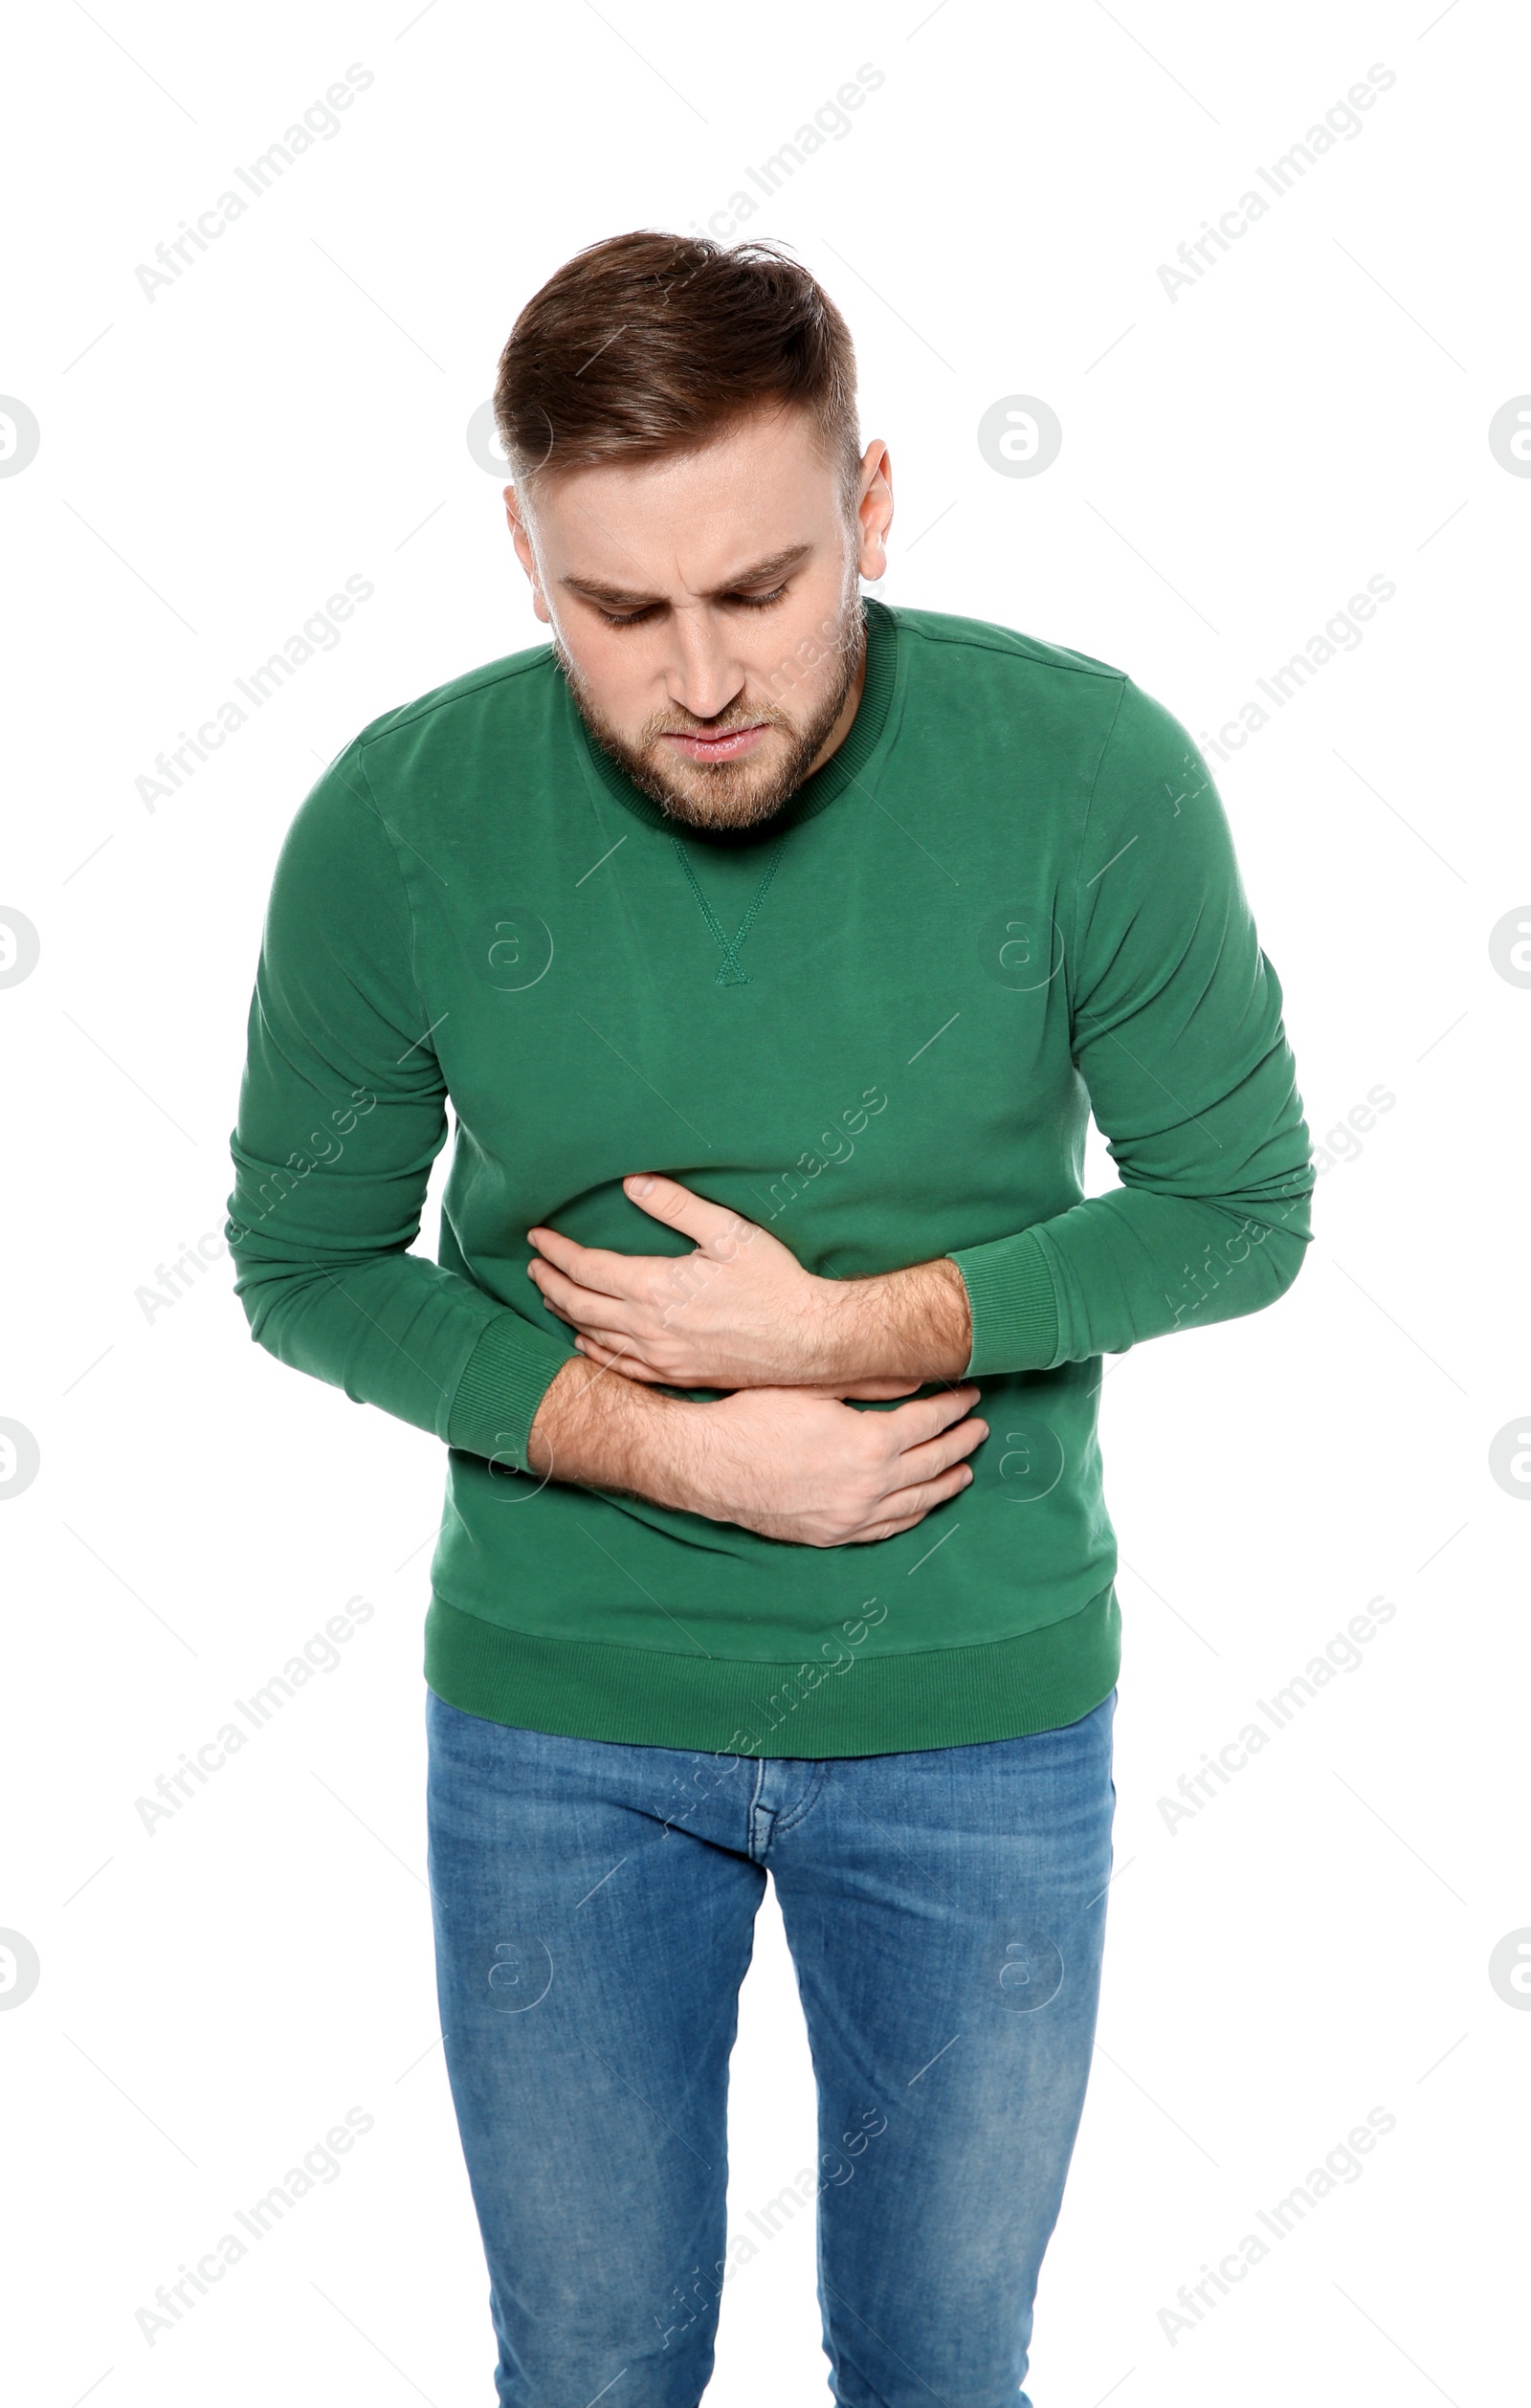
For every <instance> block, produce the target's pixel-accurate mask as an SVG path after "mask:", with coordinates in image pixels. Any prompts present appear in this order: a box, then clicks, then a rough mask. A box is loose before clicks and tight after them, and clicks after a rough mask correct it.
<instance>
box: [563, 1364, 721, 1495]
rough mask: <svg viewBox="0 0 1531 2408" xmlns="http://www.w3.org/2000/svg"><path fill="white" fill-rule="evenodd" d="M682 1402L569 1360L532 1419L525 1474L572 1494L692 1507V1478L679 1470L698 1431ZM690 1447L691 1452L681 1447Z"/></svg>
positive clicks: (687, 1405) (688, 1406) (691, 1409)
mask: <svg viewBox="0 0 1531 2408" xmlns="http://www.w3.org/2000/svg"><path fill="white" fill-rule="evenodd" d="M696 1410H697V1408H696V1406H695V1405H694V1404H691V1403H688V1402H687V1401H686V1400H685V1399H684V1398H681V1397H673V1396H666V1395H665V1394H663V1393H662V1391H660V1390H659V1389H657V1388H649V1387H642V1386H640V1385H639V1384H638V1383H637V1382H636V1381H632V1380H624V1379H622V1378H621V1377H620V1376H619V1375H617V1374H616V1373H614V1372H610V1371H601V1370H598V1369H597V1368H596V1366H595V1365H594V1364H593V1363H590V1362H587V1361H586V1359H585V1358H584V1356H583V1355H573V1356H571V1357H570V1358H569V1359H568V1361H567V1362H566V1363H565V1364H564V1365H563V1366H562V1367H561V1369H560V1370H559V1371H557V1372H556V1373H555V1374H554V1376H553V1378H552V1380H551V1381H549V1383H548V1386H547V1389H546V1391H545V1393H544V1397H543V1401H542V1403H541V1404H540V1405H539V1406H538V1408H537V1412H536V1414H535V1416H534V1417H533V1420H532V1425H531V1432H530V1435H529V1437H528V1439H527V1444H526V1460H527V1468H528V1469H529V1470H531V1471H532V1472H533V1473H534V1474H535V1475H536V1476H537V1477H538V1478H539V1479H542V1480H560V1481H565V1482H567V1483H568V1484H569V1485H571V1486H573V1487H575V1488H582V1489H615V1490H617V1491H623V1492H625V1493H626V1494H628V1495H630V1496H642V1497H647V1498H648V1499H649V1500H650V1501H651V1503H653V1504H655V1505H674V1506H680V1507H690V1506H693V1505H694V1504H695V1502H696V1498H695V1494H694V1480H693V1479H692V1478H687V1477H685V1476H683V1474H682V1469H681V1467H682V1464H683V1463H684V1462H685V1461H686V1460H687V1458H688V1457H689V1456H690V1455H691V1454H692V1453H694V1450H695V1447H696V1443H697V1438H698V1435H699V1433H698V1431H697V1429H696V1427H695V1424H694V1423H688V1425H687V1427H686V1428H685V1429H684V1430H683V1431H682V1429H681V1428H680V1427H679V1426H678V1425H677V1416H678V1415H686V1416H694V1415H695V1413H696ZM687 1441H689V1442H690V1443H689V1446H688V1445H687V1444H686V1442H687Z"/></svg>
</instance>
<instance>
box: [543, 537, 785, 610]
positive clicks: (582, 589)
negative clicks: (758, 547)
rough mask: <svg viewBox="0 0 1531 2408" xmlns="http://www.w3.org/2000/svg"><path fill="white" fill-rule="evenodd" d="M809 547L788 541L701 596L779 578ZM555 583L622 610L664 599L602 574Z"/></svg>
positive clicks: (706, 598)
mask: <svg viewBox="0 0 1531 2408" xmlns="http://www.w3.org/2000/svg"><path fill="white" fill-rule="evenodd" d="M812 549H813V546H812V544H811V543H791V544H788V547H787V549H786V550H785V551H781V552H772V553H770V554H768V555H767V557H766V559H765V560H762V561H752V562H751V563H750V565H749V566H748V567H747V568H742V569H740V571H739V572H738V574H737V575H736V576H733V577H730V578H729V579H728V580H727V581H726V583H725V584H723V585H713V586H711V587H710V588H709V589H708V591H707V592H706V593H704V594H703V595H702V597H701V599H702V600H703V602H717V601H719V600H720V599H721V596H723V595H724V594H731V593H738V592H739V591H740V590H741V589H742V588H743V586H745V585H764V584H765V583H766V580H767V579H768V578H771V577H779V576H780V575H781V573H782V571H783V570H784V569H788V568H795V567H796V566H797V563H799V561H802V560H806V559H807V557H808V555H809V553H810V552H811V550H812ZM558 582H559V584H560V585H566V586H567V587H568V589H569V591H570V592H571V593H577V594H584V596H585V597H586V599H587V601H589V602H605V603H610V604H612V605H614V606H616V607H618V608H621V609H624V610H640V609H643V608H647V607H649V606H651V605H652V604H654V603H655V602H662V601H663V600H664V599H665V597H664V595H663V594H652V593H651V594H646V593H638V592H636V591H635V590H634V589H633V588H632V586H630V585H608V584H607V583H606V581H605V579H604V578H601V577H561V578H560V579H559V581H558Z"/></svg>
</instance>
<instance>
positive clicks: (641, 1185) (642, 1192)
mask: <svg viewBox="0 0 1531 2408" xmlns="http://www.w3.org/2000/svg"><path fill="white" fill-rule="evenodd" d="M653 1185H654V1182H653V1180H652V1179H651V1178H650V1177H649V1174H648V1172H647V1171H640V1172H639V1174H638V1176H637V1177H636V1178H635V1179H630V1180H629V1181H628V1194H629V1195H630V1196H646V1195H647V1194H648V1192H649V1190H650V1188H651V1187H652V1186H653Z"/></svg>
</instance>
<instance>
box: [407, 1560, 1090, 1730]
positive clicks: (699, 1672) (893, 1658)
mask: <svg viewBox="0 0 1531 2408" xmlns="http://www.w3.org/2000/svg"><path fill="white" fill-rule="evenodd" d="M1120 1667H1121V1614H1120V1611H1119V1608H1118V1605H1117V1599H1116V1592H1115V1590H1114V1589H1113V1588H1106V1589H1103V1590H1102V1591H1101V1593H1100V1595H1099V1596H1098V1597H1096V1598H1093V1599H1092V1600H1091V1602H1090V1603H1089V1604H1088V1605H1085V1606H1082V1607H1080V1609H1079V1610H1078V1611H1077V1612H1076V1613H1074V1614H1070V1615H1068V1616H1067V1617H1066V1618H1065V1619H1064V1620H1063V1621H1061V1622H1056V1623H1048V1624H1045V1625H1044V1626H1043V1627H1042V1628H1041V1629H1040V1630H1032V1631H1027V1632H1026V1633H1025V1634H1024V1635H1023V1636H1021V1637H1020V1638H1015V1639H997V1640H994V1641H992V1642H990V1643H989V1644H987V1645H985V1646H971V1647H925V1648H921V1649H917V1650H912V1651H909V1652H907V1653H904V1654H899V1655H891V1654H890V1655H880V1656H878V1655H874V1656H855V1655H854V1654H853V1655H852V1657H851V1662H850V1666H849V1668H848V1669H846V1670H843V1671H836V1670H835V1669H834V1668H833V1666H832V1665H830V1664H826V1663H823V1662H809V1663H801V1664H799V1663H791V1662H786V1663H753V1662H746V1661H743V1660H741V1659H740V1658H738V1657H730V1658H727V1659H723V1658H720V1657H717V1656H691V1655H683V1654H681V1653H679V1652H678V1651H674V1650H670V1649H665V1648H658V1647H627V1646H612V1645H610V1644H609V1643H607V1642H605V1641H598V1640H582V1639H547V1638H543V1637H538V1636H533V1635H531V1634H530V1633H528V1632H525V1631H519V1630H507V1629H506V1628H504V1627H503V1626H502V1625H501V1624H499V1623H489V1622H484V1621H483V1620H482V1619H481V1618H480V1617H479V1616H477V1614H465V1613H463V1612H462V1611H461V1610H460V1609H459V1608H458V1607H457V1606H455V1605H451V1604H449V1603H448V1602H447V1600H446V1599H445V1598H444V1597H441V1596H439V1595H436V1594H434V1593H433V1596H432V1600H431V1609H430V1612H429V1613H428V1614H427V1616H426V1624H425V1677H426V1680H427V1683H428V1684H429V1686H430V1687H431V1688H432V1689H433V1690H434V1691H435V1693H436V1695H437V1696H438V1697H441V1698H444V1699H445V1700H446V1702H447V1704H448V1705H449V1706H456V1707H458V1708H459V1709H460V1710H461V1712H464V1713H469V1714H478V1715H480V1716H481V1717H482V1718H483V1719H484V1720H485V1721H487V1722H503V1723H510V1724H513V1725H515V1726H516V1727H517V1728H518V1729H521V1730H523V1731H544V1732H550V1733H553V1734H556V1735H558V1736H560V1737H563V1738H572V1739H607V1740H617V1741H625V1742H627V1743H629V1744H631V1745H634V1746H638V1747H663V1748H694V1749H703V1748H705V1749H709V1750H712V1751H713V1752H714V1753H725V1754H730V1755H738V1756H812V1757H820V1756H890V1755H897V1754H900V1753H902V1752H904V1751H907V1750H910V1749H918V1748H944V1747H961V1746H964V1745H966V1744H969V1743H971V1742H973V1741H975V1740H983V1739H1014V1738H1020V1737H1022V1736H1024V1735H1025V1734H1028V1733H1030V1732H1033V1731H1052V1730H1056V1729H1060V1728H1061V1727H1062V1726H1063V1725H1064V1724H1066V1723H1071V1722H1077V1721H1079V1720H1080V1719H1081V1717H1082V1716H1083V1715H1085V1714H1087V1713H1089V1712H1091V1711H1092V1710H1093V1709H1094V1708H1095V1707H1097V1706H1098V1705H1099V1703H1100V1701H1101V1699H1102V1698H1103V1697H1105V1696H1107V1695H1108V1694H1109V1693H1110V1690H1112V1688H1113V1687H1114V1685H1115V1683H1116V1679H1117V1674H1118V1671H1119V1669H1120Z"/></svg>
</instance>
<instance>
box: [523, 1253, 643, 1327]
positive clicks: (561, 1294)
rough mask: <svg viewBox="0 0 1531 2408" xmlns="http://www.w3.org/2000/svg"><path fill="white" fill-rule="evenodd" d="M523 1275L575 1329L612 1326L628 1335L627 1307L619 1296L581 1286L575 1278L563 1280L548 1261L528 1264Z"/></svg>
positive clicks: (560, 1274)
mask: <svg viewBox="0 0 1531 2408" xmlns="http://www.w3.org/2000/svg"><path fill="white" fill-rule="evenodd" d="M526 1276H527V1278H528V1279H529V1280H530V1281H531V1283H532V1285H533V1287H534V1288H536V1289H538V1290H539V1291H540V1292H541V1294H542V1298H543V1302H544V1304H547V1305H550V1306H551V1307H552V1309H553V1311H554V1312H555V1313H556V1314H559V1315H560V1316H561V1318H562V1319H564V1320H566V1321H572V1322H573V1324H574V1326H575V1328H576V1329H582V1330H586V1329H609V1328H614V1329H616V1330H617V1331H619V1332H620V1334H621V1335H622V1337H627V1336H629V1334H630V1333H629V1331H628V1328H627V1320H628V1314H627V1308H626V1304H625V1301H624V1299H623V1298H622V1297H621V1296H611V1295H604V1294H601V1293H599V1292H596V1291H595V1290H594V1289H590V1288H582V1287H580V1286H579V1284H578V1282H577V1281H575V1280H572V1279H566V1278H565V1276H564V1274H563V1272H562V1271H561V1270H555V1269H554V1268H553V1265H552V1264H551V1263H544V1262H535V1263H528V1264H527V1266H526Z"/></svg>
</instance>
